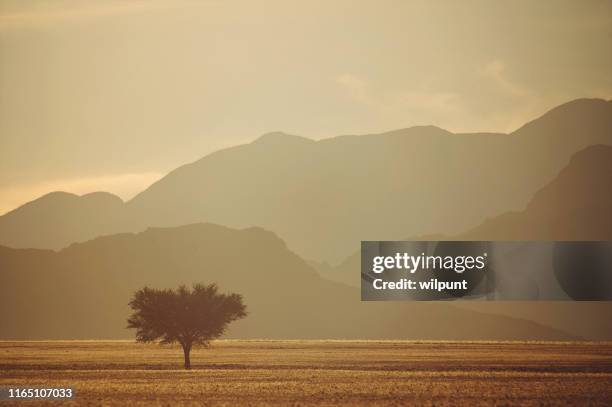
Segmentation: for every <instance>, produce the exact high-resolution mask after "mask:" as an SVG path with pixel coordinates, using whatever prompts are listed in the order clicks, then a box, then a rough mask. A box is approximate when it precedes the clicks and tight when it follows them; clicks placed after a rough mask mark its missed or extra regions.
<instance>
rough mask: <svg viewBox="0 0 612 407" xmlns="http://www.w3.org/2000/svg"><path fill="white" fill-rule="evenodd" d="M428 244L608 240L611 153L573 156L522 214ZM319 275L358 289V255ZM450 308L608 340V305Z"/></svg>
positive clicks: (611, 309) (611, 335)
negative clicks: (490, 314) (518, 320)
mask: <svg viewBox="0 0 612 407" xmlns="http://www.w3.org/2000/svg"><path fill="white" fill-rule="evenodd" d="M418 239H421V238H418ZM425 240H427V239H425ZM432 240H612V147H610V146H603V145H597V146H592V147H588V148H586V149H584V150H582V151H580V152H579V153H577V154H575V155H574V156H573V157H572V159H571V161H570V162H569V164H568V165H567V166H566V167H565V168H564V169H563V170H562V171H561V172H560V173H559V175H558V176H557V177H556V178H555V179H554V180H553V181H552V182H550V183H549V184H548V185H546V186H545V187H544V188H542V189H540V190H539V191H538V192H537V193H536V194H535V196H534V198H533V199H532V200H531V201H530V202H529V204H528V205H527V206H526V207H525V209H524V210H523V211H520V212H513V213H507V214H503V215H500V216H497V217H494V218H492V219H489V220H486V221H485V222H483V223H482V224H481V225H479V226H477V227H475V228H473V229H471V230H470V231H468V232H466V233H464V234H461V235H457V236H453V237H449V236H439V235H438V236H435V237H432ZM319 271H320V272H321V274H322V275H323V276H324V277H326V278H329V279H331V280H334V281H339V282H343V283H345V284H348V285H351V286H354V287H359V284H360V256H359V252H355V253H354V254H353V255H351V256H349V257H348V258H347V259H345V260H344V261H343V262H342V263H341V264H340V265H339V266H337V267H335V268H327V269H323V268H319ZM455 305H457V306H461V307H463V308H466V309H471V310H483V311H484V310H486V312H490V313H495V314H503V315H509V316H513V317H519V318H528V319H531V320H534V321H538V322H540V323H544V324H548V325H551V326H555V327H557V328H560V329H564V330H566V331H568V332H572V333H574V334H576V335H582V336H585V337H588V338H591V339H599V340H602V339H605V340H612V326H611V325H610V323H609V321H610V318H612V303H610V302H601V303H597V302H590V303H576V302H554V303H543V302H511V303H500V302H485V303H483V302H457V303H455Z"/></svg>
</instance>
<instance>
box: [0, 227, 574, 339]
mask: <svg viewBox="0 0 612 407" xmlns="http://www.w3.org/2000/svg"><path fill="white" fill-rule="evenodd" d="M0 268H1V270H2V273H1V274H0V316H1V319H2V331H1V334H0V335H1V337H2V338H28V339H42V338H124V337H129V336H130V335H131V332H128V331H127V330H126V329H125V325H126V317H127V315H128V314H129V310H128V307H127V303H128V301H129V298H130V296H131V294H132V293H133V291H134V290H135V289H137V288H139V287H142V286H144V285H145V284H146V285H149V286H154V287H175V286H176V285H178V284H179V283H191V282H194V281H202V282H217V283H219V285H220V287H221V288H222V289H224V290H228V291H232V292H238V293H241V294H243V295H244V300H245V303H246V304H247V305H248V310H249V316H248V317H247V318H246V319H245V320H243V321H240V322H238V323H236V324H235V326H234V327H233V328H232V330H231V336H233V337H240V338H360V339H367V338H413V339H417V338H420V339H572V338H575V337H572V336H570V335H568V334H566V333H564V332H562V331H559V330H556V329H552V328H548V327H546V326H543V325H541V324H537V323H533V322H529V321H525V320H519V319H515V318H508V317H503V316H492V315H488V314H484V313H477V312H474V311H469V310H462V309H458V308H456V307H453V306H452V305H449V304H447V303H446V304H445V303H437V304H391V303H367V302H361V301H360V297H359V292H358V290H357V289H355V288H351V287H348V286H345V285H343V284H339V283H334V282H330V281H328V280H325V279H323V278H321V277H320V276H319V275H318V274H317V273H316V272H315V271H314V270H313V269H312V268H310V267H309V266H308V265H307V264H306V262H304V261H303V260H301V259H300V258H299V257H298V256H297V255H296V254H294V253H293V252H291V251H289V250H288V249H287V247H286V245H285V244H284V242H283V241H282V240H280V239H279V238H278V237H276V235H274V234H273V233H271V232H267V231H264V230H263V229H260V228H250V229H244V230H233V229H229V228H225V227H222V226H216V225H212V224H194V225H188V226H182V227H176V228H167V229H161V228H155V229H149V230H147V231H145V232H143V233H139V234H118V235H112V236H106V237H101V238H97V239H95V240H92V241H89V242H86V243H79V244H74V245H72V246H70V247H69V248H66V249H64V250H62V251H60V252H53V251H48V250H33V249H8V248H0ZM24 293H27V297H26V296H24Z"/></svg>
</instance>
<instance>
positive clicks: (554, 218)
mask: <svg viewBox="0 0 612 407" xmlns="http://www.w3.org/2000/svg"><path fill="white" fill-rule="evenodd" d="M458 238H459V239H465V240H478V239H486V240H612V147H610V146H604V145H597V146H591V147H588V148H586V149H584V150H582V151H580V152H579V153H577V154H576V155H574V156H573V157H572V160H571V161H570V163H569V164H568V165H567V167H565V168H564V169H563V170H562V171H561V173H559V175H558V176H557V178H555V179H554V180H553V181H552V182H551V183H550V184H548V185H546V186H545V187H544V188H542V189H540V190H539V191H538V192H537V193H536V194H535V196H534V198H533V199H532V200H531V202H529V204H528V205H527V207H526V208H525V209H524V210H523V211H521V212H512V213H506V214H503V215H501V216H497V217H494V218H492V219H488V220H486V221H485V222H484V223H482V224H481V225H479V226H477V227H475V228H474V229H472V230H470V231H468V232H466V233H464V234H461V235H459V236H458Z"/></svg>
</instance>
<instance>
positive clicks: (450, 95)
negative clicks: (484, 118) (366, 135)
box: [335, 73, 465, 128]
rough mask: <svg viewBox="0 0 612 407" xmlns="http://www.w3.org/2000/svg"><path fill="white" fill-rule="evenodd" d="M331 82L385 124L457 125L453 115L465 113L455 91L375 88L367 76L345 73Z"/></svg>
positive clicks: (400, 125)
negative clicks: (410, 121) (415, 119)
mask: <svg viewBox="0 0 612 407" xmlns="http://www.w3.org/2000/svg"><path fill="white" fill-rule="evenodd" d="M335 82H336V83H337V84H338V85H340V87H341V88H342V89H343V90H344V91H345V92H346V94H347V96H348V97H349V98H350V99H351V100H353V101H354V102H357V103H359V104H361V105H364V106H366V107H368V108H369V109H370V110H371V114H373V115H376V116H378V117H380V118H381V119H383V120H386V121H387V122H388V126H389V127H393V126H396V127H405V126H406V125H417V124H436V125H439V126H449V125H450V126H457V125H458V123H457V121H456V120H455V118H456V117H458V116H460V115H461V114H465V110H464V107H463V105H462V98H461V96H460V95H459V94H457V93H455V92H451V91H444V90H434V89H431V88H430V86H429V85H427V86H426V85H422V86H421V87H419V88H415V89H390V90H386V91H381V90H378V91H377V90H376V89H374V87H373V86H371V85H370V83H369V81H368V80H367V79H365V78H363V77H361V76H358V75H355V74H349V73H345V74H342V75H339V76H338V77H336V78H335ZM427 83H431V81H428V82H427ZM414 118H418V123H415V122H412V123H407V122H406V120H414ZM451 128H452V127H451Z"/></svg>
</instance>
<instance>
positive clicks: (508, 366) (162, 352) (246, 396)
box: [0, 340, 612, 406]
mask: <svg viewBox="0 0 612 407" xmlns="http://www.w3.org/2000/svg"><path fill="white" fill-rule="evenodd" d="M0 355H1V357H0V387H8V386H15V387H22V388H23V387H73V388H74V389H75V391H76V396H75V398H74V399H73V400H71V401H62V402H61V403H60V404H61V405H66V406H68V405H109V404H112V405H115V404H120V403H125V404H129V405H200V404H202V405H228V406H231V405H236V404H241V405H242V404H244V405H312V404H314V405H358V404H363V405H366V404H367V405H430V406H434V405H435V406H444V405H466V406H479V405H499V406H506V405H526V406H542V405H550V406H562V405H568V406H569V405H600V406H606V405H608V406H609V405H612V343H609V342H607V343H601V342H599V343H594V342H571V343H570V342H567V343H560V342H410V341H310V340H309V341H273V340H249V341H246V340H220V341H215V342H214V343H213V344H212V346H211V347H210V348H208V349H195V350H194V351H193V352H192V358H191V360H192V365H193V369H192V370H190V371H185V370H183V369H182V368H181V367H182V352H181V350H180V349H179V348H178V347H171V346H164V347H162V346H158V345H143V344H137V343H134V342H131V341H42V342H26V341H3V342H0ZM49 403H50V404H51V403H53V404H57V402H49ZM15 404H16V405H26V404H27V405H29V404H31V403H23V402H19V403H15ZM3 405H11V402H9V401H2V402H0V406H3Z"/></svg>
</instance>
